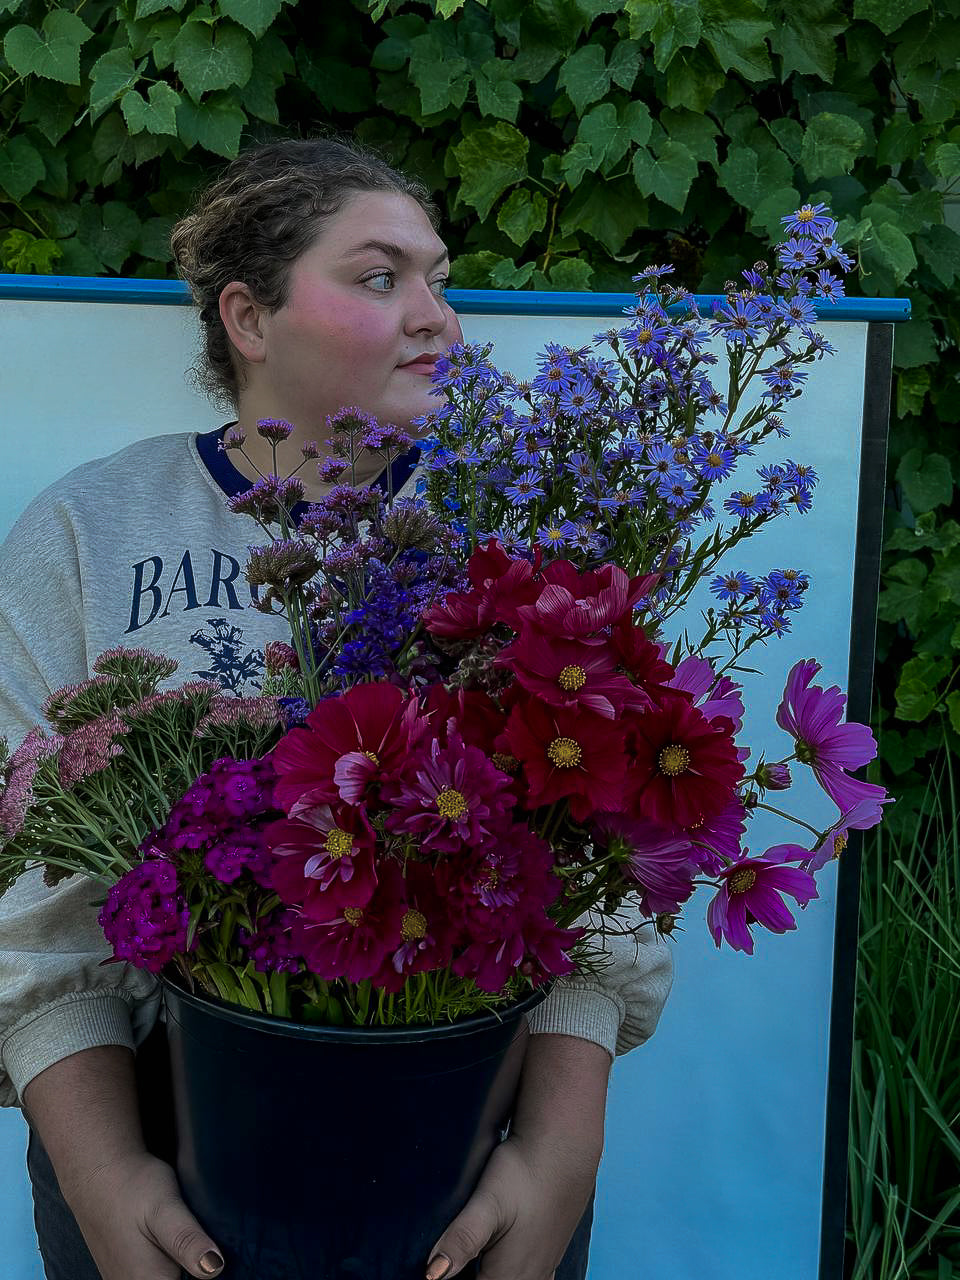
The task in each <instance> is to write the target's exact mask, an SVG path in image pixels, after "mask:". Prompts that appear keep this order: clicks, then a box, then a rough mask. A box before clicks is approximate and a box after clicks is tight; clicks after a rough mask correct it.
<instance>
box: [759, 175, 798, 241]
mask: <svg viewBox="0 0 960 1280" xmlns="http://www.w3.org/2000/svg"><path fill="white" fill-rule="evenodd" d="M800 203H801V201H800V192H799V191H797V189H796V188H795V187H780V188H779V189H778V190H776V191H771V192H770V194H769V195H768V196H764V198H763V199H762V200H761V201H760V203H759V204H758V205H757V207H756V208H755V209H754V210H753V212H752V213H751V214H750V222H749V226H750V227H751V229H752V230H755V231H762V232H763V233H764V234H765V235H766V237H767V239H768V240H769V241H770V242H771V243H772V244H776V242H777V241H778V240H779V239H780V238H781V236H782V235H783V223H782V222H781V221H780V219H781V218H783V217H785V216H786V215H787V214H788V213H793V212H794V210H795V209H798V208H799V207H800Z"/></svg>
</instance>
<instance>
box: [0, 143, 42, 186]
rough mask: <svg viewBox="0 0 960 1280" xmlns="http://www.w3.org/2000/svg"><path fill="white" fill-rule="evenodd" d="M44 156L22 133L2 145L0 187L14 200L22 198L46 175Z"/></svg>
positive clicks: (0, 152) (0, 153)
mask: <svg viewBox="0 0 960 1280" xmlns="http://www.w3.org/2000/svg"><path fill="white" fill-rule="evenodd" d="M46 172H47V168H46V165H45V164H44V163H43V157H42V156H41V154H40V152H39V151H38V150H37V148H36V147H35V146H33V144H32V143H30V142H28V141H27V139H26V138H25V137H24V136H23V135H22V134H16V133H15V134H14V135H13V136H12V137H10V138H8V139H7V141H6V142H5V143H4V144H3V146H2V147H0V187H2V188H3V190H4V191H6V193H7V195H8V196H10V198H11V199H12V200H22V199H23V197H24V196H25V195H27V194H28V192H30V191H32V190H33V188H34V187H35V186H36V185H37V183H38V182H42V181H43V179H44V178H45V176H46Z"/></svg>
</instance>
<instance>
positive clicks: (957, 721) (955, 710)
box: [947, 689, 960, 1275]
mask: <svg viewBox="0 0 960 1280" xmlns="http://www.w3.org/2000/svg"><path fill="white" fill-rule="evenodd" d="M947 714H948V715H949V717H950V723H951V725H952V726H953V727H954V729H955V730H956V731H957V733H960V693H958V692H957V690H956V689H955V690H954V691H953V693H950V694H948V695H947ZM947 1274H948V1275H949V1274H950V1273H949V1272H947Z"/></svg>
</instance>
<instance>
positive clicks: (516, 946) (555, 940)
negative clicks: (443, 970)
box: [452, 913, 583, 991]
mask: <svg viewBox="0 0 960 1280" xmlns="http://www.w3.org/2000/svg"><path fill="white" fill-rule="evenodd" d="M582 936H583V930H582V929H561V928H560V927H559V925H556V924H554V923H553V921H552V920H550V919H548V918H547V917H546V916H545V915H543V914H542V913H541V914H540V915H539V916H532V917H528V918H527V919H526V920H525V921H524V922H523V925H522V927H519V928H518V927H508V930H507V931H506V932H505V934H504V936H503V937H502V938H497V939H493V940H491V941H489V942H472V943H471V944H470V945H469V946H468V947H467V948H466V950H465V951H462V952H461V953H460V955H458V956H457V957H456V958H455V959H454V961H453V966H452V968H453V971H454V973H457V974H459V975H460V976H461V977H465V978H473V980H474V982H475V983H476V984H477V986H478V987H479V988H480V990H481V991H502V990H503V988H504V987H505V986H506V984H507V981H508V980H509V979H510V978H511V977H512V976H513V974H515V973H517V972H519V973H522V974H524V975H525V976H526V977H528V978H529V979H530V981H531V982H532V983H533V985H534V986H535V987H538V986H540V985H541V984H542V983H544V982H546V981H547V980H548V979H549V978H551V977H561V976H562V975H563V974H566V973H573V972H574V970H575V968H576V966H575V965H574V963H573V961H572V960H571V959H570V957H569V956H568V955H567V954H566V953H567V951H569V949H570V948H571V947H572V946H573V945H574V943H575V942H577V941H578V940H579V939H580V938H581V937H582Z"/></svg>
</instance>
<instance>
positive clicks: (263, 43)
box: [241, 31, 373, 124]
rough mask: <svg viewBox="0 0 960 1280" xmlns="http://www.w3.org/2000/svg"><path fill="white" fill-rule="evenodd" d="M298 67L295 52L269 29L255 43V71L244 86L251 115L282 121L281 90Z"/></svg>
mask: <svg viewBox="0 0 960 1280" xmlns="http://www.w3.org/2000/svg"><path fill="white" fill-rule="evenodd" d="M295 69H296V63H295V62H294V60H293V55H292V54H291V53H290V50H289V49H288V48H287V46H286V45H285V44H284V43H283V41H282V40H281V39H280V37H279V36H278V35H277V33H276V32H275V31H268V32H267V33H266V35H265V36H263V37H262V39H260V40H258V41H257V43H256V44H255V45H254V47H253V71H252V72H251V73H250V79H249V80H248V81H247V83H246V84H245V85H244V86H243V96H242V99H241V102H242V105H243V109H244V111H246V112H247V114H248V115H252V116H256V117H257V119H258V120H266V121H268V122H269V123H270V124H279V123H280V112H279V109H278V107H277V90H278V89H279V88H280V86H281V85H282V84H283V83H284V81H285V80H286V78H287V76H288V75H291V74H292V73H293V72H294V70H295ZM363 74H364V77H365V83H366V86H367V91H368V93H369V94H370V96H371V99H372V97H373V89H372V86H371V85H370V77H369V75H367V73H366V72H364V73H363Z"/></svg>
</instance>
